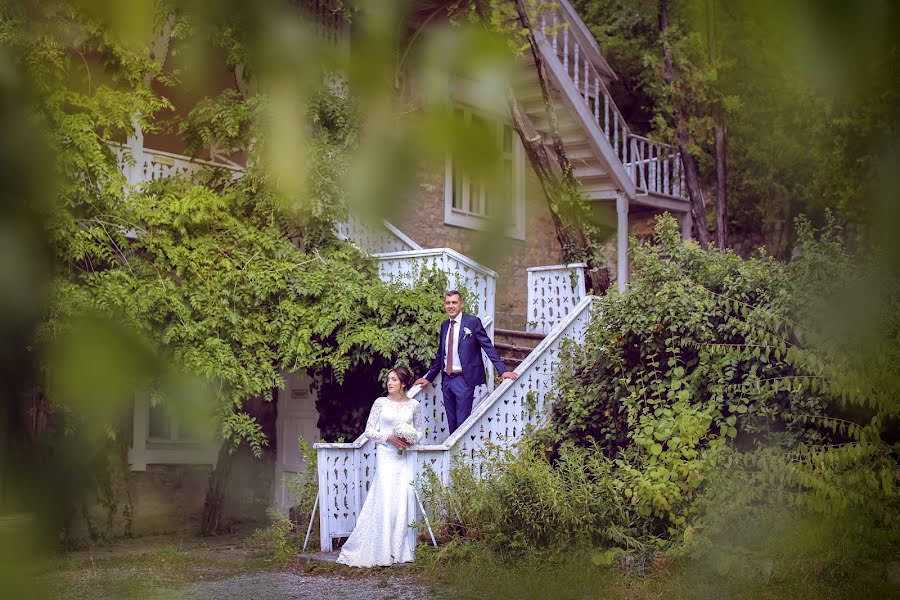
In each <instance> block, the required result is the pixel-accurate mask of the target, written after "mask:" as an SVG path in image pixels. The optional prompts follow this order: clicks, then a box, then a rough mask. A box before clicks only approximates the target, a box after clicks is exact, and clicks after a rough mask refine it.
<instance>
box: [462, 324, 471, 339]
mask: <svg viewBox="0 0 900 600" xmlns="http://www.w3.org/2000/svg"><path fill="white" fill-rule="evenodd" d="M470 335H472V330H471V329H469V328H468V327H463V339H466V338H467V337H469V336H470Z"/></svg>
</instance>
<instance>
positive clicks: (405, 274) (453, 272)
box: [375, 248, 497, 321]
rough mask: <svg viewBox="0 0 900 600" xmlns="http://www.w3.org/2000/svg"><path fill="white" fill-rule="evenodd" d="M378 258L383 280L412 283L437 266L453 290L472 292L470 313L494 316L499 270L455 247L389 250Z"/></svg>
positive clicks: (468, 307) (469, 300)
mask: <svg viewBox="0 0 900 600" xmlns="http://www.w3.org/2000/svg"><path fill="white" fill-rule="evenodd" d="M375 257H376V258H377V259H378V271H379V274H380V275H381V279H382V280H384V281H393V282H396V283H400V284H406V285H409V284H411V283H412V282H413V281H415V279H416V278H417V277H418V276H419V275H420V274H421V273H422V271H424V270H425V269H436V270H438V271H442V272H444V273H446V274H447V279H448V282H447V283H448V285H449V286H450V288H451V289H462V288H465V289H466V290H468V291H469V292H470V293H472V294H473V297H471V298H469V299H468V300H467V303H466V312H467V313H470V314H473V315H475V316H477V317H481V319H482V321H483V320H485V319H486V318H487V317H493V316H494V304H495V302H496V296H497V272H496V271H494V270H492V269H489V268H487V267H485V266H484V265H480V264H478V263H477V262H475V261H474V260H472V259H470V258H468V257H467V256H464V255H462V254H460V253H459V252H457V251H456V250H453V249H452V248H433V249H429V250H411V251H406V252H386V253H383V254H376V255H375Z"/></svg>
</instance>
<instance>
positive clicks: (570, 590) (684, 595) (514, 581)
mask: <svg viewBox="0 0 900 600" xmlns="http://www.w3.org/2000/svg"><path fill="white" fill-rule="evenodd" d="M720 569H721V565H718V564H700V563H696V562H687V561H683V562H674V561H667V562H665V563H662V564H660V568H659V569H658V570H656V572H650V573H648V574H646V575H636V574H629V573H627V572H624V571H623V569H622V568H618V567H602V566H597V565H596V564H595V560H594V554H593V553H592V552H590V551H582V550H576V549H561V550H560V551H558V552H557V554H556V555H550V556H547V555H538V554H532V555H523V556H520V557H518V558H517V559H515V560H511V559H503V558H499V557H497V556H495V555H492V554H491V553H489V552H486V551H483V550H481V549H478V548H476V547H473V546H471V545H465V544H459V545H456V546H455V547H454V545H453V543H452V542H451V544H450V545H448V546H446V547H443V548H439V549H434V548H426V547H424V546H420V547H419V548H418V549H417V563H416V573H417V577H418V578H419V580H420V581H421V582H422V583H427V584H429V585H431V586H434V587H435V588H436V589H437V590H439V591H440V595H441V596H444V595H446V596H447V597H448V598H449V597H452V598H456V599H459V600H468V599H472V600H474V599H476V598H478V599H482V598H485V599H495V598H496V599H500V598H520V599H523V600H526V599H528V600H530V599H543V598H547V599H550V598H552V599H554V600H569V599H571V600H586V599H594V598H596V599H598V600H599V599H603V600H626V599H627V600H657V599H659V600H662V599H666V600H681V599H684V600H689V599H690V600H695V599H702V598H711V599H712V598H716V599H721V600H726V599H729V600H731V599H733V600H745V599H746V600H751V599H752V600H782V599H790V600H795V599H796V600H822V599H826V598H827V599H832V598H834V599H842V598H847V599H851V598H853V599H856V598H878V599H889V598H900V592H898V589H897V586H896V585H894V586H892V585H891V584H890V583H889V582H888V581H886V578H885V577H884V571H883V570H880V569H876V568H873V570H872V571H871V572H863V573H858V574H857V575H858V576H856V577H851V578H845V579H840V578H835V577H830V576H829V574H828V573H818V576H816V573H817V572H816V569H808V570H800V571H797V570H796V569H789V568H785V567H784V566H781V565H777V564H772V563H767V564H763V565H760V564H756V563H753V562H747V563H746V564H744V565H740V566H739V568H738V569H737V571H736V572H735V571H734V569H732V572H730V573H729V574H727V575H723V574H722V573H720Z"/></svg>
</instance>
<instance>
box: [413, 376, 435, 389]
mask: <svg viewBox="0 0 900 600" xmlns="http://www.w3.org/2000/svg"><path fill="white" fill-rule="evenodd" d="M413 385H421V386H422V387H423V388H426V387H428V386H429V385H431V382H430V381H428V380H427V379H425V378H424V377H419V378H418V379H416V380H415V381H414V382H413Z"/></svg>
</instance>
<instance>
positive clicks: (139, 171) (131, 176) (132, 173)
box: [110, 143, 243, 185]
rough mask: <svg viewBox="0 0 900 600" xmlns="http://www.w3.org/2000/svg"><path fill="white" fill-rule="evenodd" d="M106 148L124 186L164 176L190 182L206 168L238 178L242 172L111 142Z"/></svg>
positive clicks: (185, 157) (225, 165)
mask: <svg viewBox="0 0 900 600" xmlns="http://www.w3.org/2000/svg"><path fill="white" fill-rule="evenodd" d="M110 147H111V148H112V151H113V153H114V154H115V156H116V162H117V163H118V165H119V168H120V169H121V170H122V173H123V174H124V175H125V178H126V179H127V180H128V183H130V184H132V185H137V184H139V183H143V182H146V181H156V180H157V179H164V178H166V177H183V178H185V179H188V180H191V181H193V180H195V178H196V177H197V175H199V174H200V173H201V172H202V171H203V170H204V169H208V168H217V169H225V170H228V171H231V172H232V173H233V174H234V175H233V176H234V177H240V176H241V174H242V173H243V169H242V168H241V167H239V166H235V165H229V164H225V163H218V162H213V161H209V160H201V159H197V158H191V157H189V156H184V155H181V154H174V153H172V152H164V151H162V150H151V149H149V148H144V147H143V146H139V145H134V144H132V145H125V146H123V145H121V144H115V143H111V144H110Z"/></svg>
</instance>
